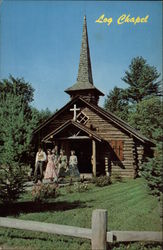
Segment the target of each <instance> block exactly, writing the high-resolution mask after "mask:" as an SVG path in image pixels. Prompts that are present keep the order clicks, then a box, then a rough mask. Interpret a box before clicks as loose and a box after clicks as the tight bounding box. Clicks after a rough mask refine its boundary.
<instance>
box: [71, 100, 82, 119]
mask: <svg viewBox="0 0 163 250" xmlns="http://www.w3.org/2000/svg"><path fill="white" fill-rule="evenodd" d="M78 110H80V108H77V107H76V104H74V108H73V109H70V111H73V112H74V117H73V120H74V121H76V111H78Z"/></svg>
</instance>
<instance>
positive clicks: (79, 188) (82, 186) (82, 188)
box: [74, 182, 89, 193]
mask: <svg viewBox="0 0 163 250" xmlns="http://www.w3.org/2000/svg"><path fill="white" fill-rule="evenodd" d="M88 189H89V187H88V184H86V183H80V182H76V183H75V184H74V191H76V192H79V193H81V192H86V191H88Z"/></svg>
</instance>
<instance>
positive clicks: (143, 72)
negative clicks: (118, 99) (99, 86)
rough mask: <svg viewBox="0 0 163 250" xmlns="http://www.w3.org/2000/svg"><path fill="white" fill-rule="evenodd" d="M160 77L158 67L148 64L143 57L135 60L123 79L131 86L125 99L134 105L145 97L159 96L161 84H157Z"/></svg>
mask: <svg viewBox="0 0 163 250" xmlns="http://www.w3.org/2000/svg"><path fill="white" fill-rule="evenodd" d="M159 76H160V74H159V73H158V71H157V69H156V67H154V66H150V65H149V64H147V62H146V60H145V59H144V58H143V57H136V58H133V59H132V61H131V64H130V65H129V70H127V71H125V76H124V77H123V78H122V80H123V81H124V82H125V83H127V84H128V85H129V87H128V88H127V89H126V90H125V97H126V98H127V99H128V100H129V101H130V102H132V103H135V102H136V103H138V102H140V101H142V100H143V99H144V98H145V97H148V96H151V95H157V94H159V83H158V82H156V80H157V79H158V77H159Z"/></svg>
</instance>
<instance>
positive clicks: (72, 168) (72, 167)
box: [69, 150, 80, 177]
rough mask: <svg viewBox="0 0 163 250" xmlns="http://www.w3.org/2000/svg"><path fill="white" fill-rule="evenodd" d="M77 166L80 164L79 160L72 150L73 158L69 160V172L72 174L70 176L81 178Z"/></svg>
mask: <svg viewBox="0 0 163 250" xmlns="http://www.w3.org/2000/svg"><path fill="white" fill-rule="evenodd" d="M77 164H78V159H77V156H76V155H75V151H74V150H71V156H70V159H69V172H70V176H72V177H80V173H79V170H78V167H77Z"/></svg>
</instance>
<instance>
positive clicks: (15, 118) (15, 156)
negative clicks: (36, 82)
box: [0, 82, 35, 202]
mask: <svg viewBox="0 0 163 250" xmlns="http://www.w3.org/2000/svg"><path fill="white" fill-rule="evenodd" d="M5 84H6V83H4V85H3V82H1V93H0V200H2V201H3V202H13V201H14V200H16V199H18V198H19V197H20V195H21V194H22V193H23V192H24V182H25V180H26V167H25V165H27V163H28V157H29V154H30V150H31V148H30V146H31V145H30V142H31V137H32V131H33V129H34V127H35V118H34V117H33V116H32V111H31V108H30V105H29V100H31V99H30V97H32V94H33V93H32V92H31V90H32V89H29V92H28V94H30V95H28V97H27V93H26V95H24V94H23V93H22V92H21V91H20V93H19V92H17V88H18V87H19V88H20V82H19V83H18V86H17V85H16V83H13V85H11V84H10V87H9V88H3V89H2V87H4V86H5ZM24 86H28V85H26V84H25V82H22V89H23V87H24ZM7 91H8V92H7ZM25 91H27V89H26V88H25Z"/></svg>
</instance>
